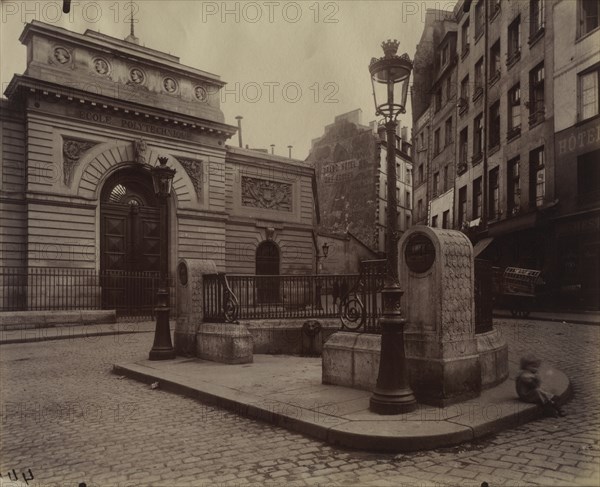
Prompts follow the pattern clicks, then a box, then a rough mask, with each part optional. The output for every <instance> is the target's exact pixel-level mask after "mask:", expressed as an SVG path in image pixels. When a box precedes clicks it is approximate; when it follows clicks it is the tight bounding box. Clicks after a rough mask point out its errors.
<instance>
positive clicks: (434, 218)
mask: <svg viewBox="0 0 600 487" xmlns="http://www.w3.org/2000/svg"><path fill="white" fill-rule="evenodd" d="M431 226H432V227H433V228H436V227H437V226H438V216H437V215H435V216H434V217H432V218H431Z"/></svg>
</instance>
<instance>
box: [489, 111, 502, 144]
mask: <svg viewBox="0 0 600 487" xmlns="http://www.w3.org/2000/svg"><path fill="white" fill-rule="evenodd" d="M489 137H490V148H491V147H497V146H499V145H500V100H498V101H497V102H496V103H494V104H493V105H492V106H491V107H490V136H489Z"/></svg>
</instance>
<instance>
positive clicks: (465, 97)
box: [458, 75, 469, 114]
mask: <svg viewBox="0 0 600 487" xmlns="http://www.w3.org/2000/svg"><path fill="white" fill-rule="evenodd" d="M468 108H469V75H467V76H465V77H464V78H463V80H462V81H461V82H460V100H459V101H458V110H459V113H461V114H462V113H464V112H466V111H467V109H468Z"/></svg>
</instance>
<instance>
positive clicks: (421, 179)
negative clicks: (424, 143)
mask: <svg viewBox="0 0 600 487" xmlns="http://www.w3.org/2000/svg"><path fill="white" fill-rule="evenodd" d="M422 182H423V164H420V165H419V183H422Z"/></svg>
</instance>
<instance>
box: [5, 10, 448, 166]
mask: <svg viewBox="0 0 600 487" xmlns="http://www.w3.org/2000/svg"><path fill="white" fill-rule="evenodd" d="M0 1H1V4H2V12H1V14H2V19H1V23H0V29H1V32H0V40H1V45H0V54H1V57H0V59H1V82H2V91H4V89H5V88H6V85H7V83H8V82H9V81H10V80H11V78H12V76H13V74H15V73H19V74H20V73H22V72H23V71H24V70H25V61H26V52H25V48H24V46H22V45H21V44H20V43H19V40H18V38H19V35H20V34H21V32H22V30H23V26H24V23H26V22H30V21H31V20H34V19H36V20H40V21H45V22H47V23H50V24H53V25H57V26H60V27H64V28H67V29H69V30H72V31H75V32H79V33H83V32H84V31H85V30H86V29H92V30H97V31H100V32H102V33H104V34H108V35H111V36H114V37H118V38H121V39H122V38H125V37H126V36H127V35H128V33H129V15H130V12H131V10H130V6H129V5H130V2H128V1H115V0H109V1H85V0H80V1H78V0H73V1H72V7H71V13H70V14H62V11H61V9H62V0H55V1H7V0H0ZM455 3H456V0H436V1H433V0H416V1H413V0H388V1H379V0H370V1H367V0H344V1H319V2H317V1H314V0H308V1H304V0H303V1H296V2H292V1H285V0H274V1H256V2H246V1H242V2H236V1H200V0H184V1H159V0H144V1H137V2H133V6H134V18H135V20H136V24H135V34H136V36H137V37H138V38H139V39H140V42H141V44H142V45H145V46H146V47H151V48H153V49H158V50H161V51H165V52H170V53H171V54H175V55H177V56H179V57H180V61H181V63H182V64H185V65H188V66H192V67H195V68H198V69H202V70H205V71H208V72H211V73H214V74H217V75H220V76H221V79H222V80H224V81H225V82H227V83H228V85H227V86H226V89H227V90H228V93H227V94H226V95H223V96H222V97H221V99H222V104H221V108H222V110H223V112H224V114H225V118H226V122H227V123H229V124H231V125H236V124H237V121H236V120H235V116H236V115H242V116H243V117H244V120H243V122H242V123H243V138H244V145H246V144H248V145H249V146H250V147H253V148H269V150H270V147H269V146H270V144H275V145H276V147H275V153H276V154H279V155H284V156H287V154H288V149H287V146H288V145H293V146H294V148H293V151H292V156H293V157H294V158H298V159H305V158H306V157H307V155H308V152H309V150H310V141H311V139H313V138H315V137H319V136H321V135H322V134H323V129H324V127H325V125H327V124H329V123H332V122H333V119H334V117H335V116H336V115H339V114H341V113H345V112H348V111H351V110H354V109H356V108H360V109H362V111H363V123H364V124H368V122H369V121H370V120H374V119H375V117H374V107H373V98H372V94H371V93H372V89H371V83H370V78H369V72H368V65H369V62H370V60H371V58H372V57H380V56H382V55H383V51H382V50H381V47H380V45H381V42H382V41H383V40H386V39H394V38H395V39H398V40H399V41H400V48H399V54H401V53H404V52H407V53H408V54H409V56H410V57H411V59H412V58H413V57H414V53H415V48H416V45H417V43H418V42H419V39H420V37H421V34H422V31H423V21H424V18H425V11H426V9H428V8H438V9H444V10H451V9H452V8H453V7H454V4H455ZM259 90H260V91H259ZM407 105H408V112H407V113H406V114H405V115H403V118H402V120H401V123H402V125H407V126H409V127H410V126H411V122H410V116H411V115H410V98H409V101H408V102H407ZM228 144H230V145H237V135H236V136H234V137H232V138H231V139H229V141H228Z"/></svg>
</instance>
